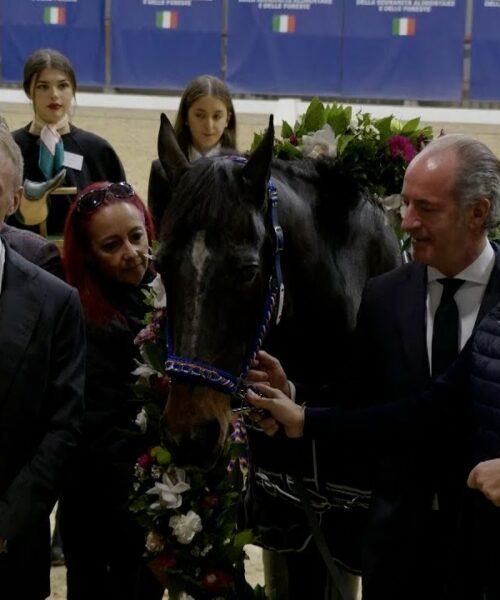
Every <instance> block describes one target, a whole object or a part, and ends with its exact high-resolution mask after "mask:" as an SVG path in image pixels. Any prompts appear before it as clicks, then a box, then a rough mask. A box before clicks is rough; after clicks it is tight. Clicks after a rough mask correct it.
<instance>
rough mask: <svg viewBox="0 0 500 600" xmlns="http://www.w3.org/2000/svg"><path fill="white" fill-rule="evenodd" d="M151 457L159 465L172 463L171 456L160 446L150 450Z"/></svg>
mask: <svg viewBox="0 0 500 600" xmlns="http://www.w3.org/2000/svg"><path fill="white" fill-rule="evenodd" d="M151 456H152V457H153V458H154V459H155V460H156V462H157V463H158V464H159V465H168V464H169V463H170V462H172V455H171V454H170V452H169V451H168V450H167V449H165V448H163V447H162V446H155V447H154V448H153V449H152V450H151Z"/></svg>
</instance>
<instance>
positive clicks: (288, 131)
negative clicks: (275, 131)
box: [281, 121, 293, 138]
mask: <svg viewBox="0 0 500 600" xmlns="http://www.w3.org/2000/svg"><path fill="white" fill-rule="evenodd" d="M292 135H293V129H292V128H291V126H290V125H289V124H288V123H287V122H286V121H283V123H282V125H281V137H282V138H289V137H291V136H292Z"/></svg>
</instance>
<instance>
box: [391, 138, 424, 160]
mask: <svg viewBox="0 0 500 600" xmlns="http://www.w3.org/2000/svg"><path fill="white" fill-rule="evenodd" d="M389 151H390V153H391V156H392V157H393V158H396V156H402V157H403V158H404V160H405V162H407V163H409V162H410V161H411V160H412V158H413V157H414V156H415V155H416V153H417V151H416V150H415V148H414V147H413V144H412V143H411V141H410V140H409V139H408V138H407V137H406V136H404V135H393V136H392V137H391V138H390V139H389Z"/></svg>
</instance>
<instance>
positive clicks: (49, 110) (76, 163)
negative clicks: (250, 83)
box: [12, 48, 125, 235]
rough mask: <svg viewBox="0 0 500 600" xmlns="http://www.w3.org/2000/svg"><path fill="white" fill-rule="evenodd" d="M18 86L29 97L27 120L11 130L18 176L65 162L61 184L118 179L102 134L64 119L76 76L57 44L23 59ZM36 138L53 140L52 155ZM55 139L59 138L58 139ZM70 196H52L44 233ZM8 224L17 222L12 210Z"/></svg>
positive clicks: (39, 176) (42, 174)
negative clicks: (19, 158)
mask: <svg viewBox="0 0 500 600" xmlns="http://www.w3.org/2000/svg"><path fill="white" fill-rule="evenodd" d="M23 87H24V91H25V92H26V95H27V96H28V98H29V99H30V100H31V101H32V103H33V112H34V116H33V120H32V121H31V123H28V125H26V126H25V127H23V128H21V129H18V130H16V131H14V132H13V134H12V135H13V137H14V139H15V140H16V142H17V144H18V146H19V147H20V148H21V152H22V154H23V158H24V178H25V179H26V178H27V179H31V180H32V181H45V180H48V179H51V178H52V177H53V176H54V175H55V174H56V173H58V172H59V171H60V169H61V168H63V167H65V168H66V178H65V180H64V182H63V183H62V185H63V186H64V187H76V188H77V190H79V191H81V190H82V189H83V188H84V187H86V186H88V185H89V184H90V183H93V182H95V181H115V182H117V181H124V180H125V172H124V170H123V166H122V164H121V162H120V159H119V158H118V156H117V155H116V153H115V151H114V150H113V148H112V147H111V145H110V144H109V143H108V142H107V141H106V140H104V139H103V138H101V137H99V136H97V135H95V134H94V133H90V132H89V131H84V130H83V129H79V128H78V127H75V126H74V125H72V124H71V123H70V120H69V115H70V111H71V107H72V105H73V102H74V99H75V93H76V87H77V86H76V76H75V72H74V70H73V67H72V65H71V63H70V61H69V60H68V59H67V58H66V56H64V55H63V54H61V53H60V52H57V50H52V49H50V48H45V49H41V50H37V51H36V52H34V53H33V54H32V55H31V56H29V58H28V59H27V61H26V63H25V65H24V79H23ZM41 139H52V140H55V141H56V142H57V144H56V150H55V152H54V155H53V156H52V155H51V153H50V152H49V153H47V152H46V151H45V149H44V148H43V144H41V143H40V140H41ZM60 142H61V143H60ZM72 200H74V197H72V196H57V197H55V198H54V200H53V202H52V204H51V206H50V210H49V215H48V218H47V232H48V234H53V235H60V234H61V233H62V230H63V226H64V219H65V217H66V214H67V212H68V207H69V205H70V203H71V202H72ZM12 224H13V225H16V226H21V227H22V217H21V216H19V215H18V218H17V219H16V220H15V221H12Z"/></svg>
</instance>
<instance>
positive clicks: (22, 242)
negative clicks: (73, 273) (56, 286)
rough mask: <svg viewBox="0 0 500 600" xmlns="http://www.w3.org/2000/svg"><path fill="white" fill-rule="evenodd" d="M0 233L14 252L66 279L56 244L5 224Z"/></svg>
mask: <svg viewBox="0 0 500 600" xmlns="http://www.w3.org/2000/svg"><path fill="white" fill-rule="evenodd" d="M0 232H1V233H2V237H3V239H4V240H5V241H6V242H7V243H8V244H9V246H10V247H11V248H12V250H15V251H16V252H17V253H18V254H20V255H21V256H22V257H24V258H25V259H26V260H29V261H30V262H31V263H33V264H34V265H38V266H39V267H41V268H42V269H45V271H48V272H49V273H52V275H55V276H56V277H59V279H64V273H63V266H62V261H61V255H60V253H59V249H58V248H57V246H56V245H55V244H54V242H50V241H49V240H47V239H46V238H44V237H42V236H41V235H38V234H37V233H34V232H33V231H27V230H26V229H19V228H18V227H12V226H11V225H5V224H4V226H3V227H2V228H1V229H0Z"/></svg>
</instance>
